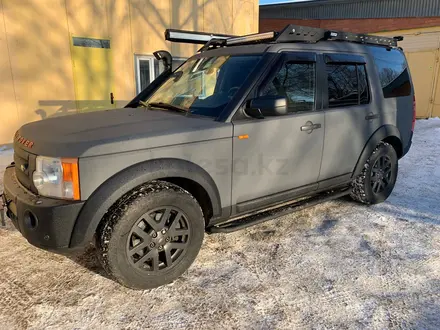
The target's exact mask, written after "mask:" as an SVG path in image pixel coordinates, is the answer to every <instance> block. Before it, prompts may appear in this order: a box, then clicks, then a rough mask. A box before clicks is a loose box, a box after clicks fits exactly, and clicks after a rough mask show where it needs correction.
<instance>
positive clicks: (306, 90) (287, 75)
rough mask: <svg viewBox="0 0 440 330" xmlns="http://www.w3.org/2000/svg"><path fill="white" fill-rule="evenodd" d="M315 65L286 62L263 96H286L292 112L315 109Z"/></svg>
mask: <svg viewBox="0 0 440 330" xmlns="http://www.w3.org/2000/svg"><path fill="white" fill-rule="evenodd" d="M315 76H316V75H315V63H295V62H286V63H285V64H284V65H283V66H282V68H281V69H280V70H279V71H278V73H277V75H276V76H275V78H274V79H273V80H272V81H271V82H270V83H268V84H267V85H266V86H265V87H264V88H263V89H262V91H261V95H262V96H264V95H272V96H277V95H278V96H285V97H286V98H287V102H288V105H289V111H290V112H298V111H311V110H313V109H314V107H315V80H316V79H315Z"/></svg>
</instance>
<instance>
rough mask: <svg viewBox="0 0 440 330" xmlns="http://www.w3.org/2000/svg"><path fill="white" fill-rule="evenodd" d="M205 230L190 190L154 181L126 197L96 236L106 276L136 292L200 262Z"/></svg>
mask: <svg viewBox="0 0 440 330" xmlns="http://www.w3.org/2000/svg"><path fill="white" fill-rule="evenodd" d="M204 230H205V223H204V219H203V214H202V210H201V208H200V206H199V204H198V203H197V201H196V200H195V198H194V197H193V196H192V195H190V194H189V193H188V192H187V191H185V190H183V189H181V188H180V187H178V186H176V185H173V184H170V183H167V182H162V181H153V182H150V183H147V184H145V185H142V186H140V187H138V188H136V189H135V190H134V191H132V192H130V193H129V194H128V195H126V196H124V197H123V198H122V199H121V200H120V202H119V203H118V204H117V205H115V206H114V207H113V208H112V209H111V210H110V211H109V212H108V214H107V216H106V218H105V219H103V223H102V225H101V226H100V228H99V229H98V233H97V247H98V252H99V256H100V259H101V263H102V265H103V267H104V268H105V270H106V271H107V273H108V274H109V275H110V276H112V277H113V278H115V279H116V280H117V281H118V282H120V283H121V284H123V285H125V286H127V287H130V288H134V289H150V288H154V287H158V286H161V285H163V284H167V283H170V282H172V281H173V280H175V279H176V278H178V277H179V276H180V275H182V274H183V273H184V272H185V271H186V270H187V269H188V268H189V266H190V265H191V264H192V262H193V261H194V259H195V258H196V256H197V254H198V252H199V250H200V247H201V245H202V241H203V236H204Z"/></svg>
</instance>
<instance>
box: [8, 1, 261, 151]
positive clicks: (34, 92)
mask: <svg viewBox="0 0 440 330" xmlns="http://www.w3.org/2000/svg"><path fill="white" fill-rule="evenodd" d="M166 28H176V29H187V30H199V31H208V32H216V33H229V34H248V33H254V32H257V31H258V0H0V119H1V120H0V144H2V143H9V142H11V141H12V136H13V135H14V133H15V131H16V130H17V129H18V128H19V127H20V126H21V125H23V124H24V123H27V122H30V121H35V120H41V119H44V118H47V117H49V116H53V115H62V114H67V113H72V112H76V111H77V107H76V103H75V85H74V77H73V68H72V58H71V37H72V35H74V36H83V37H91V38H102V39H110V40H111V49H112V66H113V68H112V69H113V76H114V79H113V86H114V95H115V99H116V105H117V106H123V105H125V103H126V101H127V100H130V99H131V98H132V97H133V96H134V95H135V91H136V88H135V71H134V55H135V54H142V55H149V54H152V53H153V52H154V51H155V50H158V49H166V50H169V51H171V52H172V53H173V55H175V56H179V57H189V56H191V55H192V54H194V52H195V51H196V49H197V47H196V46H192V45H180V44H171V43H168V42H165V41H164V38H163V33H164V30H165V29H166Z"/></svg>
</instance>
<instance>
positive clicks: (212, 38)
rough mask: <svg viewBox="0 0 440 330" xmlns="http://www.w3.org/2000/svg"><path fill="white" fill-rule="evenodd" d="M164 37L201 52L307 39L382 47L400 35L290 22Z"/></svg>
mask: <svg viewBox="0 0 440 330" xmlns="http://www.w3.org/2000/svg"><path fill="white" fill-rule="evenodd" d="M165 39H166V40H168V41H175V42H185V43H194V44H204V46H203V47H202V48H201V49H200V50H199V51H200V52H203V51H205V50H208V49H210V48H215V47H228V46H236V45H245V44H251V43H263V42H271V43H287V42H306V43H317V42H319V41H345V42H355V43H360V44H370V45H378V46H385V47H388V48H389V47H397V42H398V41H402V40H403V37H394V38H388V37H380V36H373V35H369V34H361V33H351V32H342V31H335V30H326V29H320V28H314V27H306V26H300V25H294V24H290V25H288V26H286V27H285V28H284V29H283V30H282V31H281V32H264V33H255V34H249V35H245V36H230V35H224V34H214V33H205V32H191V31H183V30H170V29H168V30H166V31H165Z"/></svg>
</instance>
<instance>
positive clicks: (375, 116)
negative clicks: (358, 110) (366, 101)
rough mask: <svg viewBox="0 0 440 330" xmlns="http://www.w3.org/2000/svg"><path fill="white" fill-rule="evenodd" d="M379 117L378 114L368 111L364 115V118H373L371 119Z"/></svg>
mask: <svg viewBox="0 0 440 330" xmlns="http://www.w3.org/2000/svg"><path fill="white" fill-rule="evenodd" d="M377 118H379V115H377V114H376V115H375V114H374V113H369V114H368V115H366V116H365V120H373V119H377Z"/></svg>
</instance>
